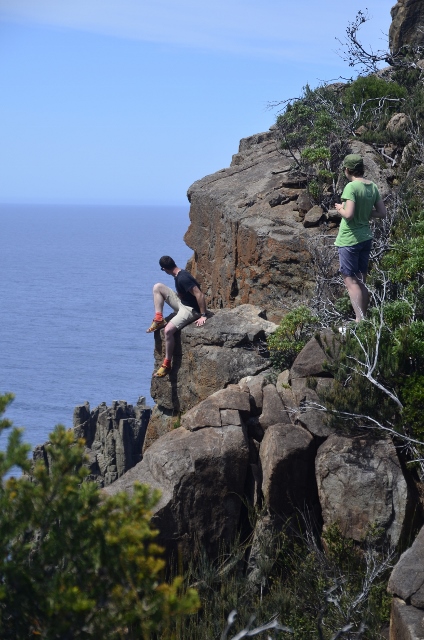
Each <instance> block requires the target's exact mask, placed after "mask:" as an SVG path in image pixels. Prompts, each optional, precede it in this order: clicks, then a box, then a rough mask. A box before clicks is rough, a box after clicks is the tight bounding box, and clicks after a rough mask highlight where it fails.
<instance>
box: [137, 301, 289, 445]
mask: <svg viewBox="0 0 424 640" xmlns="http://www.w3.org/2000/svg"><path fill="white" fill-rule="evenodd" d="M276 328H277V327H276V325H275V324H273V323H272V322H268V321H267V320H265V319H264V317H263V312H262V311H261V310H260V309H259V308H258V307H253V306H252V305H241V306H240V307H237V308H236V309H221V310H219V311H216V312H215V313H214V314H213V315H212V314H210V315H209V317H208V319H207V321H206V324H205V325H203V327H196V325H195V324H190V325H188V326H186V327H184V328H183V329H182V331H180V332H178V333H177V334H176V336H177V337H176V348H175V352H174V359H173V367H172V370H171V373H170V375H169V376H167V377H166V378H153V379H152V386H151V394H152V397H153V398H154V400H155V402H156V404H157V409H156V410H155V411H154V412H153V416H152V419H151V421H150V423H149V427H148V430H147V434H146V445H145V446H146V448H147V447H148V446H150V444H151V443H152V442H154V440H155V439H156V438H157V437H159V436H160V435H163V434H164V433H167V432H168V431H169V430H171V429H172V428H174V423H175V421H176V420H177V419H178V415H179V413H181V412H185V411H188V410H189V409H191V407H193V406H195V405H196V404H198V403H199V402H201V401H203V400H204V399H205V398H207V397H208V396H210V395H212V394H213V393H214V392H215V391H218V390H220V389H224V388H225V387H227V386H228V385H230V384H234V383H238V381H239V380H240V378H242V377H244V376H254V375H256V374H257V373H259V372H261V371H264V370H266V369H268V368H269V366H270V362H269V358H268V352H267V349H266V338H267V336H268V335H269V334H270V333H272V332H273V331H275V329H276ZM163 347H164V345H163V331H161V332H159V331H158V332H156V334H155V365H156V367H158V366H159V365H160V364H161V361H162V359H163V355H164V352H163Z"/></svg>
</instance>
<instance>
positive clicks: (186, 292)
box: [146, 256, 206, 378]
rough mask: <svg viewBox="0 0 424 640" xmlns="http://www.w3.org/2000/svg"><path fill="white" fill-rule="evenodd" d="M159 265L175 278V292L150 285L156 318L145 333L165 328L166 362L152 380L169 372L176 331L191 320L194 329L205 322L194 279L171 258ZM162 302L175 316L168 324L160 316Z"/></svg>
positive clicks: (204, 303) (199, 294)
mask: <svg viewBox="0 0 424 640" xmlns="http://www.w3.org/2000/svg"><path fill="white" fill-rule="evenodd" d="M159 265H160V268H161V270H162V271H165V273H167V274H168V275H170V276H173V277H174V278H175V288H176V290H177V292H176V293H175V292H174V291H172V289H170V288H169V287H167V286H166V285H165V284H162V283H161V282H158V283H156V284H155V285H154V286H153V303H154V306H155V317H154V318H153V322H152V324H151V325H150V327H149V328H148V329H147V331H146V333H153V332H154V331H158V330H159V329H162V328H163V327H165V359H164V361H163V364H162V366H161V367H159V369H158V370H157V371H156V373H155V374H154V377H155V378H163V377H164V376H166V375H167V374H168V373H169V372H170V371H171V360H172V354H173V353H174V346H175V338H174V334H175V332H176V331H179V330H180V329H182V328H183V327H184V326H185V325H186V324H190V323H191V322H193V321H194V320H196V326H197V327H201V326H202V325H204V324H205V322H206V299H205V295H204V294H203V293H202V292H201V290H200V286H199V283H198V282H197V280H195V278H193V276H192V275H191V273H189V272H188V271H186V270H185V269H180V268H179V267H177V265H176V264H175V262H174V260H173V259H172V258H171V257H170V256H162V257H161V258H160V260H159ZM165 302H166V303H167V304H169V306H170V307H171V308H172V309H173V310H174V311H175V312H176V313H177V315H176V316H174V317H173V318H172V320H170V321H169V322H166V320H165V319H164V317H163V305H164V303H165Z"/></svg>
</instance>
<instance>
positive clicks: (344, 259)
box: [337, 240, 372, 277]
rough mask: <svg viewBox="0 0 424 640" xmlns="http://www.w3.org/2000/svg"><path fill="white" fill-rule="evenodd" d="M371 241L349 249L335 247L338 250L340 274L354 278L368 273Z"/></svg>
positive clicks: (365, 241)
mask: <svg viewBox="0 0 424 640" xmlns="http://www.w3.org/2000/svg"><path fill="white" fill-rule="evenodd" d="M371 245H372V240H364V242H358V244H353V245H352V246H350V247H337V248H338V250H339V260H340V273H341V274H342V275H344V276H352V277H353V276H356V274H357V273H362V274H366V273H367V272H368V262H369V259H370V253H371Z"/></svg>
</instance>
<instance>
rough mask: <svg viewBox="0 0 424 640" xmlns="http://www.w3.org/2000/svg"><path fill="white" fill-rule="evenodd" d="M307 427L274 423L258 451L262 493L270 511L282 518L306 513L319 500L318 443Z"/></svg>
mask: <svg viewBox="0 0 424 640" xmlns="http://www.w3.org/2000/svg"><path fill="white" fill-rule="evenodd" d="M313 440H314V439H313V437H312V436H311V434H310V433H308V431H306V429H303V428H302V427H299V426H293V425H292V424H274V425H272V426H270V427H269V428H268V429H267V430H266V433H265V435H264V439H263V440H262V442H261V446H260V450H259V458H260V462H261V470H262V493H263V496H264V501H265V504H266V506H267V507H268V509H269V510H270V511H271V513H274V514H276V515H279V516H282V517H288V516H291V515H292V514H293V513H296V511H299V512H301V513H305V512H306V511H308V510H311V508H312V507H313V506H314V504H315V503H316V502H317V490H316V483H315V477H314V473H313V465H314V456H315V446H314V441H313Z"/></svg>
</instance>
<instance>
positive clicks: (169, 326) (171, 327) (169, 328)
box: [165, 321, 178, 336]
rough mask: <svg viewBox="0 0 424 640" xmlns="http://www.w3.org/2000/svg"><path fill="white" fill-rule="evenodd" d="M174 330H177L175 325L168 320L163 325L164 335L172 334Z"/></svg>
mask: <svg viewBox="0 0 424 640" xmlns="http://www.w3.org/2000/svg"><path fill="white" fill-rule="evenodd" d="M176 331H178V329H177V327H176V326H175V325H174V324H172V322H171V321H169V322H168V324H167V325H166V327H165V335H169V336H172V335H173V334H174V333H175V332H176Z"/></svg>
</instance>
